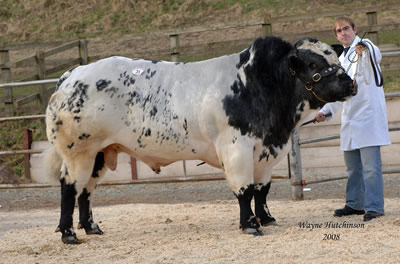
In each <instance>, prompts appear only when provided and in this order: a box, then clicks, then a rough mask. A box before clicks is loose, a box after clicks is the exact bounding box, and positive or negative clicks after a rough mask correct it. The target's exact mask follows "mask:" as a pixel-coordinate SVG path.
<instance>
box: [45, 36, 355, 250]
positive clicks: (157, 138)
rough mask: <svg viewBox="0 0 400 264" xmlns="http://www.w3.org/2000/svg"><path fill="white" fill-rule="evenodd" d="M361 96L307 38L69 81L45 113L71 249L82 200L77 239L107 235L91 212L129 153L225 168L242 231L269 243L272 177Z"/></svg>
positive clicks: (101, 66) (154, 161)
mask: <svg viewBox="0 0 400 264" xmlns="http://www.w3.org/2000/svg"><path fill="white" fill-rule="evenodd" d="M354 90H355V89H354V87H353V82H352V80H351V79H350V77H349V76H347V74H346V73H345V72H344V71H343V69H342V68H341V67H340V66H339V60H338V57H337V54H336V53H335V51H334V50H333V49H332V48H331V46H329V45H327V44H324V43H321V42H319V41H317V40H315V39H310V38H305V39H302V40H300V41H299V42H297V43H296V45H295V46H293V45H291V44H290V43H288V42H286V41H283V40H282V39H280V38H276V37H267V38H259V39H257V40H256V41H255V42H254V43H253V44H252V45H251V46H250V47H249V48H248V49H246V50H244V51H242V52H240V53H237V54H232V55H228V56H222V57H219V58H214V59H210V60H206V61H200V62H193V63H174V62H164V61H148V60H142V59H129V58H123V57H111V58H107V59H103V60H99V61H97V62H95V63H92V64H89V65H87V66H80V67H77V68H75V69H74V70H71V71H69V72H66V73H65V74H64V75H63V76H62V77H61V78H60V80H59V82H58V84H57V89H56V92H55V93H54V94H53V95H52V97H51V99H50V101H49V105H48V108H47V113H46V115H47V116H46V123H47V137H48V140H49V141H50V142H51V143H52V146H53V148H52V149H51V150H50V151H49V152H48V153H47V158H48V165H49V166H50V167H52V168H50V169H52V170H53V172H54V173H58V176H59V177H60V182H61V196H62V197H61V218H60V222H59V226H58V229H57V230H58V231H60V232H61V233H62V241H63V242H64V243H70V244H75V243H79V240H78V239H77V237H76V233H75V232H74V229H73V211H74V206H75V200H76V198H77V200H78V205H79V214H80V216H79V227H82V228H84V229H85V231H86V233H87V234H103V232H102V231H101V229H100V228H99V226H98V225H97V224H96V223H95V222H94V221H93V218H92V210H91V203H90V201H91V198H92V196H93V191H94V189H95V187H96V184H97V183H98V181H99V180H100V178H101V177H102V175H103V174H104V172H105V171H106V169H107V168H108V169H111V170H115V168H116V166H117V155H118V153H120V152H125V153H128V154H129V155H131V156H133V157H135V158H136V159H138V160H141V161H142V162H144V163H146V164H147V165H148V166H149V167H151V168H152V169H153V170H154V171H156V172H159V171H160V167H161V166H167V165H168V164H171V163H173V162H176V161H179V160H202V161H204V162H206V163H207V164H210V165H211V166H214V167H217V168H222V170H223V171H224V173H225V177H226V179H227V182H228V184H229V186H230V187H231V188H232V190H233V192H234V194H235V196H236V197H237V199H238V201H239V205H240V228H241V229H242V230H243V232H244V233H248V234H254V235H262V230H261V228H260V225H262V226H265V225H268V224H270V223H272V222H274V221H275V219H274V218H273V217H272V216H271V215H270V213H269V210H268V207H267V202H266V198H267V194H268V191H269V189H270V181H271V170H272V167H273V166H274V165H275V164H276V163H278V162H279V160H280V159H281V158H282V157H284V156H285V153H287V151H288V145H289V144H288V141H289V138H290V134H291V132H292V131H293V130H294V128H295V127H296V125H297V124H298V123H299V121H300V120H301V119H302V117H303V118H304V117H305V116H306V115H307V114H308V113H309V112H310V111H311V110H312V109H317V108H320V107H321V106H323V105H324V103H325V102H334V101H338V100H339V101H343V100H345V99H346V98H347V97H349V96H351V95H352V94H354V93H355V91H354ZM57 161H58V162H57ZM253 197H254V200H255V210H254V213H253V210H252V209H251V200H252V199H253Z"/></svg>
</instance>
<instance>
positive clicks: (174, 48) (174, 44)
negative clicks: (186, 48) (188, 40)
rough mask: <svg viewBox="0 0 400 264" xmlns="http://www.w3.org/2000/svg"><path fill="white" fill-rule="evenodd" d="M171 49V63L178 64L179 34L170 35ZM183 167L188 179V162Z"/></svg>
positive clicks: (184, 162) (183, 162)
mask: <svg viewBox="0 0 400 264" xmlns="http://www.w3.org/2000/svg"><path fill="white" fill-rule="evenodd" d="M169 40H170V47H171V61H174V62H178V61H179V34H178V33H177V34H171V35H169ZM182 166H183V177H185V178H186V177H187V173H186V161H184V160H183V161H182Z"/></svg>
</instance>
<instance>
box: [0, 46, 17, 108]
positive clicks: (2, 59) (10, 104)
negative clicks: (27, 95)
mask: <svg viewBox="0 0 400 264" xmlns="http://www.w3.org/2000/svg"><path fill="white" fill-rule="evenodd" d="M9 63H10V53H9V51H8V50H5V49H1V50H0V65H1V76H2V79H3V82H5V83H7V82H11V68H10V66H9V65H8V64H9ZM4 89H5V99H6V101H5V102H4V104H5V107H6V114H7V116H14V113H15V109H14V96H13V88H12V87H7V88H4Z"/></svg>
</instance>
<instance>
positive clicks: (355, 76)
mask: <svg viewBox="0 0 400 264" xmlns="http://www.w3.org/2000/svg"><path fill="white" fill-rule="evenodd" d="M356 56H357V59H355V58H356ZM349 61H350V64H349V66H348V67H347V70H346V74H348V72H349V70H350V67H351V65H352V64H353V63H357V64H356V71H355V72H354V76H353V81H354V82H355V81H356V78H357V72H358V65H359V64H360V55H358V54H357V53H356V52H355V51H354V56H353V59H352V60H350V59H349Z"/></svg>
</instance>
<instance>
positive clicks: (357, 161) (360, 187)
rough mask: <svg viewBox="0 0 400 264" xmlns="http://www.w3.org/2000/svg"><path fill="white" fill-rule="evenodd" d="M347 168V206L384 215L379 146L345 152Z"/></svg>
mask: <svg viewBox="0 0 400 264" xmlns="http://www.w3.org/2000/svg"><path fill="white" fill-rule="evenodd" d="M344 161H345V163H346V166H347V175H348V177H349V179H348V180H347V186H346V205H347V206H348V207H351V208H353V209H356V210H363V209H364V210H366V211H374V212H377V213H380V214H384V194H383V178H382V162H381V152H380V147H379V146H373V147H365V148H361V149H355V150H351V151H345V152H344Z"/></svg>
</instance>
